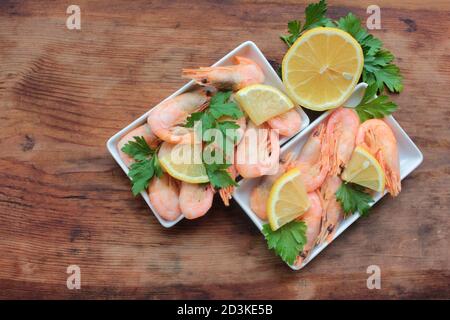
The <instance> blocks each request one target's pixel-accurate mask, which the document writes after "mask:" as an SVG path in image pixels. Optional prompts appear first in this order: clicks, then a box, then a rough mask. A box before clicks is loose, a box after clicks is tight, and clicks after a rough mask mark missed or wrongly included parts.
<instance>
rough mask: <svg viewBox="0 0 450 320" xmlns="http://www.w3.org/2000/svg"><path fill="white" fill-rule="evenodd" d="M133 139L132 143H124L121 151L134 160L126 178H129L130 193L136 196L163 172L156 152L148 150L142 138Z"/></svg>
mask: <svg viewBox="0 0 450 320" xmlns="http://www.w3.org/2000/svg"><path fill="white" fill-rule="evenodd" d="M133 138H134V141H129V142H128V143H126V144H125V145H124V146H123V147H122V149H121V150H122V151H123V152H124V153H126V154H127V155H129V156H130V157H132V158H133V159H134V160H135V162H134V163H133V164H131V166H130V171H129V172H128V176H129V177H130V178H131V184H132V187H131V191H132V192H133V195H135V196H136V195H138V194H139V193H140V192H141V191H142V190H145V189H146V188H147V187H148V184H149V182H150V180H151V179H152V178H153V177H154V176H157V177H158V178H159V177H161V176H162V173H163V172H162V169H161V166H160V164H159V160H158V155H157V154H156V150H154V149H152V148H150V146H149V145H148V144H147V142H146V141H145V139H144V137H133Z"/></svg>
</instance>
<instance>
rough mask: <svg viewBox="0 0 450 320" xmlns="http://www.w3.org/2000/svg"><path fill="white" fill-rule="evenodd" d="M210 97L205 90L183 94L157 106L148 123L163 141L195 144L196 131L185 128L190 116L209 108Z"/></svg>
mask: <svg viewBox="0 0 450 320" xmlns="http://www.w3.org/2000/svg"><path fill="white" fill-rule="evenodd" d="M207 102H208V96H207V93H206V91H204V90H196V91H192V92H186V93H182V94H180V95H178V96H176V97H175V98H172V99H169V100H166V101H164V102H162V103H160V104H159V105H157V106H156V107H155V108H154V109H153V110H152V112H150V114H149V116H148V118H147V122H148V124H149V125H150V127H151V128H152V131H153V133H154V134H155V135H156V136H158V138H160V139H161V140H163V141H167V142H170V143H174V144H175V143H191V144H192V143H194V141H195V139H194V130H193V129H192V128H190V129H188V128H184V127H181V126H180V125H181V124H183V123H184V122H185V121H186V119H187V118H188V117H189V115H190V114H191V113H193V112H197V111H200V110H202V109H204V108H205V107H206V106H207Z"/></svg>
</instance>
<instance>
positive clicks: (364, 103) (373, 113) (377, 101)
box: [355, 83, 397, 122]
mask: <svg viewBox="0 0 450 320" xmlns="http://www.w3.org/2000/svg"><path fill="white" fill-rule="evenodd" d="M377 90H378V87H377V85H376V84H375V83H373V84H371V85H370V86H368V87H367V89H366V92H365V93H364V97H363V98H362V100H361V102H360V104H359V105H358V106H357V107H356V108H355V111H356V112H357V113H358V116H359V119H360V120H361V122H364V121H366V120H368V119H373V118H384V117H385V116H388V115H390V114H392V113H393V112H394V111H395V110H397V104H396V103H395V102H392V101H390V100H389V97H388V96H384V95H383V96H378V97H376V98H374V96H375V94H376V93H377Z"/></svg>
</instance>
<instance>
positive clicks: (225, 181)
mask: <svg viewBox="0 0 450 320" xmlns="http://www.w3.org/2000/svg"><path fill="white" fill-rule="evenodd" d="M227 166H229V165H227ZM218 167H219V168H221V169H218ZM205 168H206V174H207V175H208V178H209V182H210V183H211V184H212V186H213V187H214V188H226V187H229V186H237V185H238V184H237V183H236V181H234V179H233V178H231V176H230V174H229V173H228V171H226V169H223V167H221V165H215V164H211V165H205Z"/></svg>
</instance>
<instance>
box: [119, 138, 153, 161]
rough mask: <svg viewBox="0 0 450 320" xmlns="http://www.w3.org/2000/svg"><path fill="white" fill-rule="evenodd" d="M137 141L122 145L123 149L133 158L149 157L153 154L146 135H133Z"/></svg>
mask: <svg viewBox="0 0 450 320" xmlns="http://www.w3.org/2000/svg"><path fill="white" fill-rule="evenodd" d="M133 138H134V140H135V141H129V142H128V143H127V144H125V145H124V146H123V147H122V149H121V150H122V151H123V152H124V153H126V154H127V155H129V156H130V157H132V158H136V157H138V158H140V159H142V158H143V157H148V156H151V155H152V154H153V150H152V149H151V148H150V147H149V146H148V144H147V141H145V139H144V137H133Z"/></svg>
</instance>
